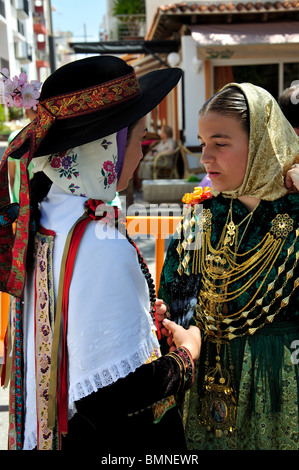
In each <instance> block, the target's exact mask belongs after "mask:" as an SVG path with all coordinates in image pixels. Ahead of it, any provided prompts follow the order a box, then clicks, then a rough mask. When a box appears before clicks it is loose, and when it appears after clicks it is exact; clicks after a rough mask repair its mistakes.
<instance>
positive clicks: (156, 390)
mask: <svg viewBox="0 0 299 470" xmlns="http://www.w3.org/2000/svg"><path fill="white" fill-rule="evenodd" d="M193 381H194V363H193V360H192V358H191V356H190V353H189V352H188V351H187V350H186V349H185V348H178V349H176V350H175V351H174V352H172V353H169V354H167V355H165V356H162V357H160V358H159V359H157V360H156V361H154V362H151V363H149V364H144V365H143V366H141V367H139V368H138V369H137V370H136V371H135V372H132V373H130V374H129V375H128V376H127V377H125V378H121V379H119V380H117V382H115V383H114V384H112V385H110V386H107V387H104V388H101V389H99V390H98V391H97V392H94V393H92V394H91V395H89V396H87V397H85V398H83V399H82V400H80V401H78V402H76V407H77V411H78V412H79V413H80V414H82V415H84V416H85V417H86V418H88V419H89V420H90V421H92V422H97V420H98V419H99V418H101V416H97V412H98V413H101V414H102V410H99V406H98V404H99V400H100V401H101V403H107V404H108V403H110V404H111V403H113V413H115V414H129V413H134V412H138V411H140V410H142V409H144V408H146V407H148V406H150V405H153V404H154V403H156V402H157V401H159V400H162V399H163V398H166V397H168V396H170V395H176V394H177V393H178V392H179V391H180V392H181V391H184V390H186V389H188V388H190V387H191V386H192V384H193ZM91 410H92V413H91Z"/></svg>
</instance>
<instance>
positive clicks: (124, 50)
mask: <svg viewBox="0 0 299 470" xmlns="http://www.w3.org/2000/svg"><path fill="white" fill-rule="evenodd" d="M70 47H71V48H72V49H74V51H75V52H76V53H77V54H78V53H82V54H136V53H137V54H161V53H163V52H167V53H169V52H177V51H178V50H179V42H178V41H174V40H165V41H163V40H152V41H145V40H143V39H139V40H138V39H135V40H131V41H129V40H126V41H105V42H104V41H103V42H73V43H70Z"/></svg>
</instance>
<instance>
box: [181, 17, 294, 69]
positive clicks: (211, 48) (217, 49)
mask: <svg viewBox="0 0 299 470" xmlns="http://www.w3.org/2000/svg"><path fill="white" fill-rule="evenodd" d="M190 29H191V32H192V37H193V39H194V40H195V41H196V42H197V43H198V56H199V58H200V59H203V60H204V59H224V58H225V59H228V58H234V59H238V58H242V57H247V58H249V57H252V58H258V57H271V56H273V57H274V56H276V57H277V56H278V55H282V56H285V57H289V56H291V57H293V56H294V54H296V55H297V59H298V57H299V51H298V45H299V23H298V22H296V21H293V22H279V23H276V22H275V23H271V22H269V23H242V24H221V25H220V24H219V25H218V24H215V25H195V26H191V28H190Z"/></svg>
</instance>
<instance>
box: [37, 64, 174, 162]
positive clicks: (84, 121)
mask: <svg viewBox="0 0 299 470" xmlns="http://www.w3.org/2000/svg"><path fill="white" fill-rule="evenodd" d="M181 76H182V71H181V69H179V68H169V69H162V70H155V71H152V72H149V73H147V74H145V75H143V76H142V77H140V78H139V79H138V82H139V85H140V89H141V94H140V95H139V97H138V98H137V99H136V100H133V101H130V102H127V103H125V104H123V105H117V106H115V107H112V108H111V109H110V110H109V111H107V110H106V111H105V112H103V111H99V112H94V113H92V114H90V115H89V116H88V117H86V116H85V117H84V118H82V117H80V118H78V119H76V118H74V119H72V120H67V122H66V121H63V120H61V121H59V120H57V121H55V123H54V124H53V126H52V127H51V129H50V130H49V132H48V133H47V135H46V137H45V139H44V140H43V141H42V143H41V145H40V146H39V148H38V149H37V151H36V153H35V155H34V157H39V156H42V155H49V154H52V153H57V152H61V151H64V150H68V149H70V148H72V147H76V146H78V145H83V144H86V143H88V142H92V141H93V140H96V139H100V138H101V137H105V136H107V135H110V134H113V133H114V132H117V131H119V130H120V129H123V128H125V127H127V126H129V125H130V124H132V123H133V122H135V121H138V120H139V119H141V118H142V117H143V116H145V115H147V114H148V113H149V112H150V111H152V110H153V109H154V108H155V107H156V106H157V105H158V104H159V103H160V102H161V101H162V100H163V99H164V98H165V96H167V94H168V93H169V92H170V91H171V90H172V89H173V88H174V87H175V86H176V85H177V83H178V82H179V80H180V78H181Z"/></svg>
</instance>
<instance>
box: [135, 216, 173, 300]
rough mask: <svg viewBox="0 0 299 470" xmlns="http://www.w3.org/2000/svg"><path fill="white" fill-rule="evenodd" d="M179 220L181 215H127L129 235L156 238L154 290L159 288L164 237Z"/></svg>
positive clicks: (171, 231) (170, 232)
mask: <svg viewBox="0 0 299 470" xmlns="http://www.w3.org/2000/svg"><path fill="white" fill-rule="evenodd" d="M180 221H181V217H163V216H127V231H128V233H129V235H130V236H131V237H132V236H133V235H152V236H154V237H155V239H156V246H155V260H156V292H158V290H159V283H160V275H161V271H162V268H163V263H164V249H165V238H166V237H167V236H168V235H172V234H173V233H174V232H175V229H176V227H177V225H178V223H179V222H180ZM137 245H138V243H137Z"/></svg>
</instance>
